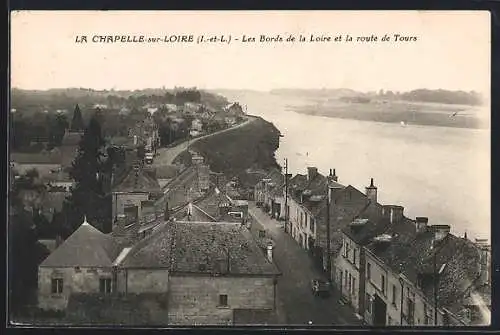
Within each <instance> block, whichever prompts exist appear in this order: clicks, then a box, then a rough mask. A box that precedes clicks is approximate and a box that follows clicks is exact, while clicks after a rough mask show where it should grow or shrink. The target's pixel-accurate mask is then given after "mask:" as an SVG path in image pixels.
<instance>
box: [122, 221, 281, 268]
mask: <svg viewBox="0 0 500 335" xmlns="http://www.w3.org/2000/svg"><path fill="white" fill-rule="evenodd" d="M228 251H229V273H230V274H254V275H276V274H279V272H278V270H277V269H276V267H275V266H274V265H273V264H272V263H270V262H269V261H268V260H267V258H266V257H265V256H264V254H263V253H262V251H261V250H260V249H259V247H258V246H257V244H256V242H255V241H254V240H253V239H252V237H251V236H250V233H249V232H248V230H247V229H246V228H244V227H243V226H242V225H241V224H237V223H224V222H214V223H208V222H179V221H172V222H169V223H168V224H167V225H165V226H164V227H162V228H160V229H159V230H158V231H157V232H156V233H155V234H153V235H151V236H150V237H148V238H146V239H144V240H142V241H140V242H139V243H138V244H137V245H136V246H134V248H133V249H132V250H131V251H130V253H129V254H128V256H127V257H126V258H125V260H124V262H123V265H124V266H125V267H167V268H169V271H170V272H171V273H175V272H190V273H207V274H208V273H213V272H214V271H216V267H217V266H218V264H222V266H226V265H227V264H228V258H227V255H228ZM220 261H222V262H221V263H218V262H220Z"/></svg>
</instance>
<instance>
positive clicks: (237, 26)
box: [11, 11, 491, 95]
mask: <svg viewBox="0 0 500 335" xmlns="http://www.w3.org/2000/svg"><path fill="white" fill-rule="evenodd" d="M189 34H193V35H194V36H195V39H196V38H197V37H198V36H200V35H204V36H205V37H208V36H210V35H225V36H226V38H227V37H228V36H231V38H232V42H231V43H230V44H222V43H208V44H196V43H193V44H188V43H138V44H137V43H136V44H133V43H93V42H92V41H91V39H92V37H93V36H94V35H99V36H105V35H131V36H134V35H137V36H138V35H144V36H145V37H146V38H148V37H151V36H153V37H156V36H158V37H159V36H161V37H162V38H163V37H164V36H165V35H189ZM261 34H265V35H267V36H276V35H277V34H280V35H281V36H283V37H285V38H286V36H288V35H289V34H292V35H294V36H298V35H299V34H302V35H304V36H307V38H308V39H309V36H310V35H311V34H314V35H315V36H332V37H335V36H339V35H341V37H342V39H343V40H342V41H341V42H329V43H328V42H317V43H311V42H307V43H305V42H304V43H298V42H295V43H260V42H258V41H257V42H256V43H243V42H242V40H241V39H242V37H243V35H246V36H255V37H257V40H258V38H259V36H260V35H261ZM346 34H349V35H350V36H353V37H354V38H356V37H357V36H367V37H369V36H371V35H372V34H373V35H376V36H378V37H379V41H378V42H356V41H355V40H354V41H353V42H346V41H345V36H346ZM385 34H388V35H389V36H390V37H391V39H392V38H393V34H400V35H404V36H415V37H417V41H416V42H395V41H392V40H391V41H389V42H381V41H380V38H381V37H382V36H384V35H385ZM77 35H86V36H87V38H88V40H89V42H88V43H75V39H76V36H77ZM235 38H239V39H240V40H239V41H235ZM490 41H491V38H490V14H489V12H487V11H482V12H479V11H475V12H468V11H460V12H458V11H456V12H452V11H441V12H427V11H406V12H403V11H401V12H399V11H390V12H382V11H373V12H367V11H363V12H356V11H342V12H341V11H293V12H292V11H279V12H278V11H275V12H269V11H268V12H264V11H238V12H236V11H224V12H222V11H221V12H217V11H204V12H195V11H191V12H187V11H185V12H172V11H169V12H167V11H163V12H162V11H155V12H134V11H121V12H117V11H79V12H64V11H57V12H56V11H37V12H34V11H21V12H12V13H11V85H12V86H13V87H17V88H23V89H40V90H43V89H48V88H65V87H85V88H93V89H115V90H120V89H141V88H155V87H163V86H165V87H166V88H171V87H175V86H183V87H198V88H205V89H216V88H226V89H255V90H269V89H273V88H291V87H293V88H351V89H355V90H360V91H371V90H379V89H385V90H394V91H408V90H412V89H417V88H429V89H438V88H442V89H449V90H466V91H469V90H476V91H479V92H482V93H483V94H488V95H489V90H490V66H491V61H490Z"/></svg>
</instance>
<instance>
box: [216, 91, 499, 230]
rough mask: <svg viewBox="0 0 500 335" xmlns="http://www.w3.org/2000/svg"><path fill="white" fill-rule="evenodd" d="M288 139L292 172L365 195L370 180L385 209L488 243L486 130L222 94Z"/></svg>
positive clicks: (284, 143)
mask: <svg viewBox="0 0 500 335" xmlns="http://www.w3.org/2000/svg"><path fill="white" fill-rule="evenodd" d="M219 93H221V94H223V95H224V96H226V97H227V98H228V99H229V100H230V101H240V102H241V103H242V104H246V105H247V107H248V113H249V114H253V115H258V116H261V117H263V118H264V119H266V120H267V121H270V122H272V123H273V124H274V125H275V126H276V127H277V128H278V129H279V130H280V131H281V133H282V134H283V135H284V137H282V138H281V139H280V147H279V149H278V151H277V152H276V158H277V160H278V163H279V164H280V165H282V166H283V165H284V164H283V163H284V159H285V158H288V164H289V172H290V173H293V174H296V173H303V174H304V173H306V168H307V166H316V167H318V169H319V171H320V172H322V173H323V174H327V173H328V171H329V169H330V168H335V169H336V174H337V176H338V177H339V182H340V183H342V184H344V185H349V184H351V185H353V186H354V187H356V188H358V189H359V190H361V191H363V192H364V188H365V186H368V184H369V182H370V178H374V181H375V185H376V186H377V187H378V199H379V202H380V203H382V204H395V205H401V206H404V207H405V214H406V215H407V216H408V217H410V218H414V217H415V216H427V217H428V218H429V224H449V225H451V227H452V233H454V234H456V235H460V236H461V235H463V234H464V232H467V235H468V237H469V238H474V237H477V238H488V239H490V226H491V223H490V221H491V219H490V133H489V131H488V130H478V129H462V128H449V127H434V126H417V125H412V126H407V127H402V126H401V125H400V124H396V123H380V122H373V121H357V120H348V119H337V118H329V117H322V116H311V115H305V114H299V113H296V112H293V111H291V110H290V108H288V107H287V105H290V104H294V103H299V101H295V102H294V101H290V98H286V100H285V98H283V97H279V96H274V95H271V94H268V93H261V92H245V91H224V92H222V91H220V92H219Z"/></svg>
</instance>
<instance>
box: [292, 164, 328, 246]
mask: <svg viewBox="0 0 500 335" xmlns="http://www.w3.org/2000/svg"><path fill="white" fill-rule="evenodd" d="M327 193H328V179H327V177H325V176H323V175H322V174H320V173H319V172H318V169H317V168H315V167H308V168H307V175H301V174H297V175H296V176H294V177H293V178H291V179H290V182H289V185H288V200H287V206H288V208H287V211H288V221H289V222H288V226H289V227H286V230H287V231H288V233H289V234H291V236H292V237H293V238H294V239H295V240H296V241H297V242H298V243H299V245H300V246H301V247H302V248H304V249H307V250H311V249H312V248H313V246H314V240H315V239H316V229H317V227H316V221H317V217H318V216H319V214H320V212H321V209H322V208H323V206H324V201H325V197H326V195H327Z"/></svg>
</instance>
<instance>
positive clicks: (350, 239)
mask: <svg viewBox="0 0 500 335" xmlns="http://www.w3.org/2000/svg"><path fill="white" fill-rule="evenodd" d="M403 211H404V208H403V207H401V206H395V205H388V206H383V208H382V213H381V216H377V214H376V213H374V212H372V213H371V216H372V220H359V219H357V220H354V221H353V222H352V224H351V225H350V226H348V227H346V228H344V229H343V231H342V232H343V233H344V236H343V237H344V241H343V246H342V249H341V256H339V257H337V259H336V263H337V264H336V265H337V269H336V270H337V273H338V275H337V282H341V283H342V284H341V290H342V293H344V296H346V298H347V300H348V301H349V302H350V303H351V304H352V306H353V307H354V309H355V310H356V311H357V312H358V313H359V314H360V315H361V316H363V318H364V319H365V321H366V322H367V323H368V324H373V325H378V326H385V325H403V326H405V325H420V326H425V325H428V326H434V325H449V326H453V325H454V326H460V325H465V324H467V321H464V320H465V319H464V318H463V317H462V316H461V313H463V311H464V310H467V306H466V301H465V300H464V295H465V294H466V293H465V292H466V291H467V290H469V292H474V293H473V294H477V293H476V292H478V290H476V289H475V288H476V287H477V286H478V285H479V284H481V283H484V280H481V278H482V277H481V274H483V276H486V275H484V273H487V267H486V266H481V265H479V264H481V259H484V257H486V256H482V254H481V252H480V251H479V250H480V249H478V247H477V246H475V245H474V244H473V243H472V242H470V241H468V240H466V239H462V238H458V237H455V236H453V235H451V234H449V231H450V227H449V226H446V225H434V226H429V225H428V219H427V218H425V217H417V218H416V219H415V220H410V219H408V218H406V217H405V216H404V213H403ZM377 217H378V218H377ZM482 257H483V258H482ZM484 278H486V277H484ZM435 288H437V290H436V289H435ZM436 305H437V312H436V308H435V306H436ZM484 306H487V302H486V303H485V304H484V305H483V307H484ZM483 314H485V313H483Z"/></svg>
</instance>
